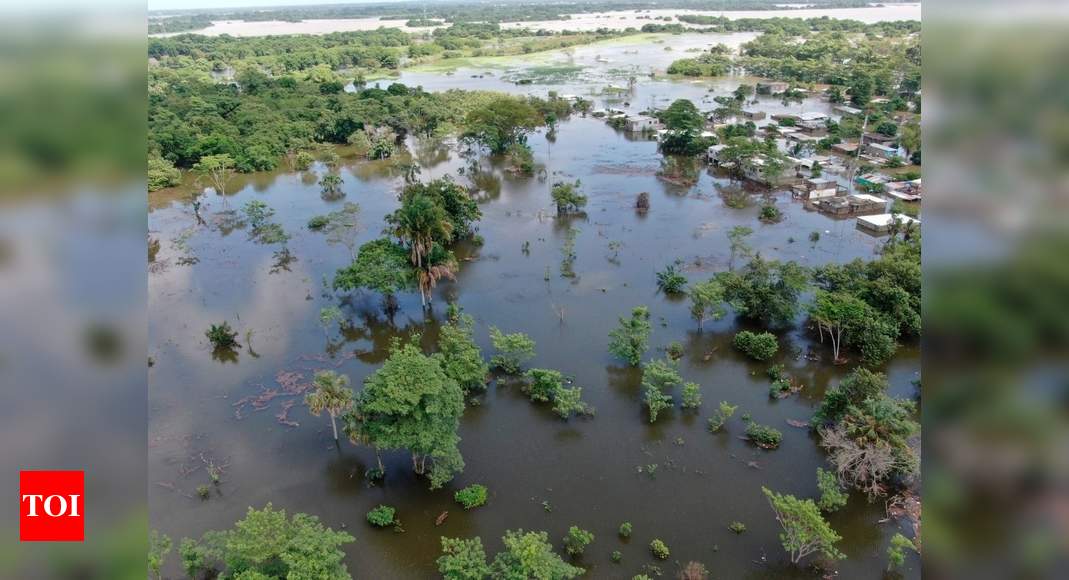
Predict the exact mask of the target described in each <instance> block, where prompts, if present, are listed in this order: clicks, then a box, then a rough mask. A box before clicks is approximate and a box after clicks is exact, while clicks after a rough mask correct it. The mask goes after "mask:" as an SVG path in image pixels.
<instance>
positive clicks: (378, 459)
mask: <svg viewBox="0 0 1069 580" xmlns="http://www.w3.org/2000/svg"><path fill="white" fill-rule="evenodd" d="M375 461H377V462H378V464H379V471H380V472H382V473H386V468H385V467H383V466H382V454H381V453H380V452H379V448H378V447H376V448H375Z"/></svg>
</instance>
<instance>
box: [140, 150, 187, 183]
mask: <svg viewBox="0 0 1069 580" xmlns="http://www.w3.org/2000/svg"><path fill="white" fill-rule="evenodd" d="M180 183H182V172H181V171H180V170H178V169H176V168H175V166H174V164H173V163H171V162H170V161H168V160H167V159H164V158H162V157H156V156H153V157H149V159H148V190H149V191H156V190H158V189H163V188H165V187H173V186H175V185H178V184H180Z"/></svg>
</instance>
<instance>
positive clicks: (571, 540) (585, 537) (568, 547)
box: [564, 526, 594, 556]
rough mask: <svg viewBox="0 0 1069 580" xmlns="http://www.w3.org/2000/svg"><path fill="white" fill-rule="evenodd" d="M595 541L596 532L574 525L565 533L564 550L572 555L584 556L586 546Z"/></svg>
mask: <svg viewBox="0 0 1069 580" xmlns="http://www.w3.org/2000/svg"><path fill="white" fill-rule="evenodd" d="M593 541H594V534H592V533H590V532H588V531H586V530H584V529H583V528H580V527H579V526H572V527H570V528H568V533H567V534H565V535H564V551H565V552H568V554H569V555H571V556H582V555H583V552H584V551H586V547H587V546H589V545H590V543H591V542H593Z"/></svg>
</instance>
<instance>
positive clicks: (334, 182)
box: [319, 173, 345, 199]
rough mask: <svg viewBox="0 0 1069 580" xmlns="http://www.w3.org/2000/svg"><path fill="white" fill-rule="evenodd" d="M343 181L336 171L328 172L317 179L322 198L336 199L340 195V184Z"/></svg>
mask: <svg viewBox="0 0 1069 580" xmlns="http://www.w3.org/2000/svg"><path fill="white" fill-rule="evenodd" d="M344 182H345V181H344V180H343V179H342V178H341V176H340V175H338V174H337V173H328V174H326V175H324V176H323V178H322V179H320V180H319V187H320V190H321V192H320V193H321V195H322V196H323V198H324V199H337V198H339V197H341V195H342V191H341V186H342V183H344Z"/></svg>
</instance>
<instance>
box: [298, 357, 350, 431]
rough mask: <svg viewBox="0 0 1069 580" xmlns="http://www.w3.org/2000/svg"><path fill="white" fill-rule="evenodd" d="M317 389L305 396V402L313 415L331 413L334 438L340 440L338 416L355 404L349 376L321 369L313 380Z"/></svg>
mask: <svg viewBox="0 0 1069 580" xmlns="http://www.w3.org/2000/svg"><path fill="white" fill-rule="evenodd" d="M312 383H313V384H314V385H315V391H312V392H311V393H308V394H307V395H305V396H304V404H305V405H308V410H309V411H310V412H311V413H312V414H313V415H319V414H320V413H322V412H323V411H326V412H327V414H328V415H330V428H331V429H332V430H333V431H334V440H335V441H337V440H338V423H337V420H336V418H337V416H338V415H340V414H342V413H344V412H346V411H348V410H349V409H350V408H352V406H353V390H352V389H350V388H349V376H348V375H343V374H338V373H336V372H334V371H319V372H317V373H316V374H315V378H314V379H313V380H312Z"/></svg>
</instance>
